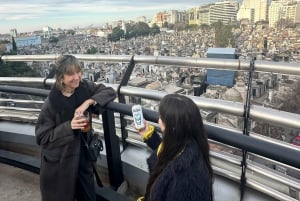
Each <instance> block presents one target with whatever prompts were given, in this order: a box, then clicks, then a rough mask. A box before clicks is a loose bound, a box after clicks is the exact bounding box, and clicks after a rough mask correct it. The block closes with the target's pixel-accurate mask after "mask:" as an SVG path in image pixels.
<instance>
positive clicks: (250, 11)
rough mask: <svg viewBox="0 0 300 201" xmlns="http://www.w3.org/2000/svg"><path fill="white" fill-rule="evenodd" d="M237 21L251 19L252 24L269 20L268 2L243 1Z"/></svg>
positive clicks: (261, 0)
mask: <svg viewBox="0 0 300 201" xmlns="http://www.w3.org/2000/svg"><path fill="white" fill-rule="evenodd" d="M237 19H238V20H242V19H249V21H250V22H251V23H256V22H259V21H267V20H268V0H243V2H242V4H241V7H240V9H239V11H238V14H237Z"/></svg>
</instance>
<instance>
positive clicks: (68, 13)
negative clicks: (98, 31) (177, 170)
mask: <svg viewBox="0 0 300 201" xmlns="http://www.w3.org/2000/svg"><path fill="white" fill-rule="evenodd" d="M213 2H216V0H202V1H200V0H190V1H189V2H185V1H182V0H175V1H174V0H173V1H158V0H155V1H151V2H149V1H145V0H141V1H138V2H135V3H134V4H132V2H128V1H125V0H113V1H112V0H110V1H109V0H104V1H91V0H84V1H83V0H81V1H79V0H75V1H72V0H59V1H58V0H52V1H48V0H47V1H37V0H25V1H24V0H23V1H22V0H16V1H3V0H0V3H1V7H0V19H1V22H0V34H7V33H9V32H10V30H11V29H17V31H18V33H24V32H32V31H34V30H41V29H42V28H43V27H46V26H49V27H52V28H54V29H56V28H63V29H71V28H74V27H80V28H84V27H87V26H91V25H92V26H94V27H98V26H101V25H104V24H105V23H106V22H112V21H116V20H130V19H131V20H134V19H136V18H137V17H140V16H145V17H147V19H150V18H152V17H153V16H154V15H155V14H156V13H157V12H161V11H168V10H181V11H183V10H187V9H189V8H192V7H194V6H200V5H205V4H208V3H213Z"/></svg>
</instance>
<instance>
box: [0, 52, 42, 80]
mask: <svg viewBox="0 0 300 201" xmlns="http://www.w3.org/2000/svg"><path fill="white" fill-rule="evenodd" d="M14 54H15V53H11V54H6V55H14ZM39 76H40V74H39V73H38V72H36V71H34V70H32V69H31V68H30V67H29V66H28V65H27V64H26V63H24V62H18V61H14V62H0V77H39Z"/></svg>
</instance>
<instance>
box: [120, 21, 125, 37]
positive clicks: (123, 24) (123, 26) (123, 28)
mask: <svg viewBox="0 0 300 201" xmlns="http://www.w3.org/2000/svg"><path fill="white" fill-rule="evenodd" d="M121 29H122V30H123V31H124V35H126V25H125V22H124V21H122V28H121Z"/></svg>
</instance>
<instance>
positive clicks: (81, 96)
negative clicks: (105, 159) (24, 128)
mask: <svg viewBox="0 0 300 201" xmlns="http://www.w3.org/2000/svg"><path fill="white" fill-rule="evenodd" d="M81 76H82V71H81V65H80V63H79V61H78V60H77V59H76V58H75V57H74V56H72V55H64V56H61V57H60V58H58V60H57V65H56V82H55V85H54V87H53V88H52V90H51V91H50V94H49V96H48V98H47V99H46V100H45V103H44V105H43V107H42V110H41V113H40V115H39V118H38V122H37V124H36V129H35V133H36V140H37V144H38V145H40V146H41V168H40V188H41V195H42V200H43V201H74V200H77V201H95V200H96V193H95V188H94V177H93V168H92V162H91V161H90V160H89V159H88V156H87V152H86V148H85V146H84V143H83V142H82V141H83V140H82V137H81V136H83V138H85V139H86V140H87V141H88V140H89V137H90V136H91V130H90V131H88V132H82V131H81V129H83V127H84V126H85V125H86V123H85V122H84V119H82V118H81V116H82V114H83V112H84V111H88V112H89V113H90V114H91V113H97V112H98V113H99V110H98V109H99V107H100V106H104V105H105V104H107V103H108V102H110V101H113V100H114V99H115V97H116V94H115V91H114V90H113V89H112V88H110V87H105V86H104V85H102V84H99V85H96V84H95V83H93V82H90V81H86V80H81ZM97 110H98V111H97Z"/></svg>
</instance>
